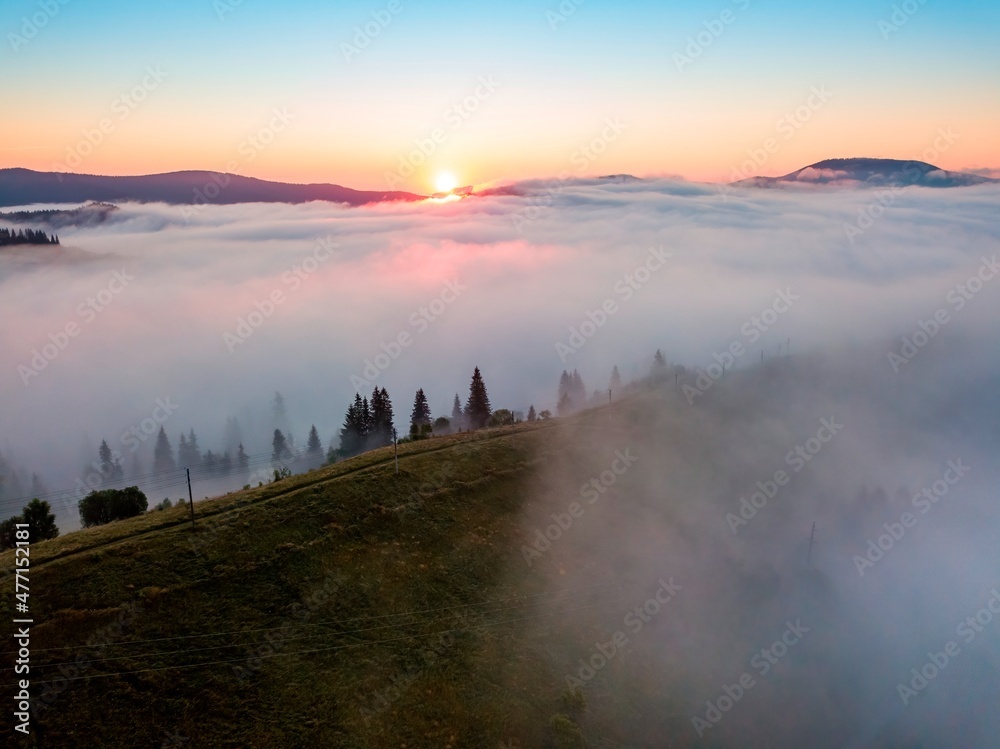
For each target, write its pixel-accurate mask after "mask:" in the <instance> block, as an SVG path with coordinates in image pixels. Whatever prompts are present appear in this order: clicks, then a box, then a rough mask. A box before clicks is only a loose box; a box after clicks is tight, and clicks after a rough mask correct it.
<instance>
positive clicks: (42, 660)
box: [0, 364, 912, 749]
mask: <svg viewBox="0 0 1000 749" xmlns="http://www.w3.org/2000/svg"><path fill="white" fill-rule="evenodd" d="M824 371H825V370H823V369H822V368H820V369H816V368H809V367H805V368H803V367H799V366H796V365H792V364H788V365H784V366H783V368H781V369H774V368H767V369H764V370H761V371H754V372H747V373H743V374H741V373H736V374H734V375H733V376H732V377H731V378H728V379H727V382H726V383H719V384H717V385H716V386H714V387H713V388H712V389H711V391H710V392H709V393H707V394H705V395H704V396H703V397H702V398H701V399H700V400H699V401H698V403H697V405H694V406H692V405H691V404H689V403H687V402H686V400H685V398H684V397H683V395H681V394H680V393H679V392H678V391H677V390H676V389H675V388H674V383H669V384H668V385H666V386H665V387H664V388H663V389H662V390H650V391H643V392H639V393H636V394H634V395H632V396H631V397H629V398H626V399H623V400H621V401H619V402H617V403H616V404H615V405H614V406H613V407H603V408H598V409H593V410H590V411H586V412H583V413H581V414H578V415H576V416H573V417H569V418H565V419H558V420H555V421H548V422H537V423H535V424H521V425H517V426H515V427H509V428H503V429H495V430H484V431H480V432H475V433H471V434H462V435H454V436H451V437H444V438H434V439H431V440H427V441H423V442H417V443H409V444H405V445H403V446H401V448H400V457H399V475H396V474H395V470H394V459H393V454H392V450H391V448H390V449H383V450H378V451H373V452H370V453H367V454H364V455H361V456H359V457H357V458H353V459H351V460H347V461H344V462H342V463H338V464H336V465H334V466H329V467H325V468H323V469H320V470H317V471H313V472H311V473H308V474H304V475H299V476H294V477H291V478H288V479H285V480H283V481H280V482H277V483H275V484H271V485H268V486H264V487H260V488H257V489H253V490H249V491H244V492H238V493H233V494H230V495H227V496H225V497H220V498H216V499H213V500H207V501H204V502H199V503H197V504H196V506H195V509H196V514H197V521H196V525H195V528H194V529H193V530H192V528H191V524H190V521H189V517H188V510H187V508H184V507H182V508H173V509H170V510H166V511H163V512H154V513H148V514H146V515H145V516H143V517H139V518H133V519H131V520H128V521H123V522H117V523H112V524H110V525H107V526H104V527H101V528H94V529H88V530H83V531H79V532H75V533H70V534H68V535H66V536H64V537H62V538H58V539H55V540H53V541H47V542H42V543H39V544H38V545H36V546H35V547H34V548H33V550H32V565H33V566H32V572H31V594H32V598H31V601H32V614H33V616H34V618H35V622H36V624H35V627H34V629H33V630H32V632H33V638H32V649H33V659H34V660H33V664H34V666H35V667H36V668H35V670H34V671H33V674H32V677H33V685H34V689H35V692H34V694H35V695H36V696H37V697H38V698H39V702H40V703H41V704H42V705H47V707H45V708H43V709H41V710H40V712H39V714H38V715H37V717H36V719H35V722H34V727H35V729H36V733H35V734H34V735H33V736H32V738H31V739H29V740H24V739H22V738H21V737H19V736H14V735H13V734H12V733H10V723H9V722H5V724H4V730H5V731H8V733H7V735H5V737H4V739H5V741H9V742H10V743H11V745H15V746H41V747H79V746H100V747H112V748H114V747H169V746H184V747H213V748H214V747H259V748H261V749H270V748H272V747H274V748H277V747H282V748H284V747H345V748H350V749H369V748H372V749H374V748H376V747H377V748H382V747H400V748H406V749H422V748H424V747H427V748H428V749H429V748H431V747H434V748H435V749H439V748H440V747H453V748H456V749H457V748H458V747H470V748H473V749H480V748H482V747H486V748H488V749H495V748H497V747H505V748H506V749H513V748H514V747H521V748H523V749H528V748H529V747H532V748H533V747H542V748H544V749H571V748H577V749H579V748H582V747H587V748H588V749H611V748H612V747H629V748H630V749H640V748H642V749H664V747H671V748H673V749H687V748H691V749H695V748H698V749H708V748H709V747H712V748H714V749H717V748H720V747H740V748H741V749H757V748H759V749H768V748H769V747H777V746H806V745H808V746H814V747H824V748H825V747H841V746H843V745H845V744H846V743H847V742H848V741H849V740H850V739H851V738H852V736H853V735H854V734H855V732H856V731H857V727H856V725H857V723H858V721H859V720H861V718H862V717H864V716H866V715H867V713H868V712H869V710H868V708H866V704H868V703H869V702H870V701H871V700H872V699H874V698H875V697H878V696H879V695H881V691H879V690H881V689H882V688H883V686H884V684H883V682H885V683H890V684H891V681H890V679H891V678H893V675H894V673H895V669H896V666H897V661H898V662H899V663H904V664H905V663H907V662H908V661H909V659H910V657H911V655H910V654H909V653H894V651H893V647H894V646H893V644H892V639H891V637H890V636H887V635H886V630H885V628H884V627H882V626H881V625H879V623H878V622H877V621H869V618H868V616H867V611H868V609H867V607H866V604H865V600H866V597H868V596H871V595H879V589H878V588H874V589H873V588H870V587H869V588H868V589H862V590H860V591H854V592H852V590H853V589H852V588H851V587H850V586H851V585H853V583H850V584H844V583H843V582H842V581H838V580H835V579H833V578H831V577H829V576H828V575H827V574H826V573H825V572H823V571H822V570H823V569H824V568H826V569H834V570H836V569H839V568H838V566H837V565H840V567H844V566H845V564H844V560H845V559H846V560H847V564H846V566H847V567H850V564H849V561H850V556H849V553H848V552H847V551H845V550H844V549H845V548H846V549H848V550H849V549H850V548H853V547H852V546H851V544H854V543H856V541H855V539H856V537H857V533H858V532H857V531H838V529H843V528H852V527H854V526H853V525H852V524H860V525H859V526H858V527H861V528H869V527H876V526H877V524H878V522H881V521H880V520H879V516H878V513H879V512H880V511H881V509H879V508H868V509H865V508H864V507H858V506H857V505H856V504H852V503H851V502H849V501H847V500H848V499H850V498H851V497H852V496H854V495H855V494H856V491H857V488H858V483H859V478H858V475H859V473H860V472H861V467H860V466H861V464H860V463H859V455H865V456H867V455H875V452H874V451H873V450H872V449H871V448H869V447H867V446H863V447H862V446H859V444H858V443H857V442H856V441H855V440H856V437H854V436H850V435H851V434H852V432H850V431H847V430H849V429H852V428H853V429H854V430H855V433H856V432H857V430H859V429H862V428H865V427H864V423H865V422H864V419H874V420H876V421H878V420H879V415H878V413H877V412H875V411H874V410H873V408H872V407H870V406H868V405H867V403H865V404H863V405H864V407H863V408H861V407H857V408H846V407H844V406H843V405H836V404H835V402H834V401H833V400H831V397H832V396H831V395H830V394H831V393H836V392H838V388H837V387H836V380H834V381H833V385H828V384H826V383H825V381H824V376H825V375H824V374H823V372H824ZM800 390H801V392H799V391H800ZM835 406H836V408H835ZM834 414H836V416H837V418H838V419H843V421H844V423H846V424H848V425H850V426H849V427H847V428H845V435H847V436H844V437H841V436H839V435H838V436H835V437H834V438H833V439H832V440H831V441H830V442H829V444H828V445H826V444H824V445H823V446H822V448H821V451H820V453H819V454H817V455H816V456H815V458H814V459H812V460H811V461H810V463H809V464H808V467H807V468H805V469H803V470H802V472H801V473H798V472H797V471H795V469H794V468H789V464H788V463H787V461H785V460H783V457H784V456H785V454H786V452H787V451H788V450H790V449H792V448H794V447H795V445H796V444H803V443H804V441H805V440H807V439H808V438H810V437H811V436H812V435H815V434H816V433H817V432H816V430H817V428H818V426H819V425H820V424H821V423H822V422H821V421H820V419H821V418H829V417H831V416H832V415H834ZM626 457H627V460H625V458H626ZM777 467H785V468H786V470H789V471H790V472H792V473H794V477H793V479H792V481H791V483H789V484H787V486H783V487H782V488H781V491H780V492H779V493H778V494H777V495H776V496H775V497H774V498H773V499H772V500H770V501H769V502H768V503H767V505H766V506H764V507H763V508H762V509H761V510H760V511H759V513H758V514H757V515H756V517H754V518H753V519H752V521H751V522H750V523H749V524H748V525H747V527H746V528H741V529H740V530H739V534H738V535H737V534H734V533H733V530H732V528H731V526H730V521H729V520H727V513H733V512H739V511H740V510H739V503H738V499H739V497H740V495H743V494H747V492H748V490H749V491H753V490H755V489H756V487H757V486H759V485H760V484H759V483H755V482H760V481H761V480H762V479H766V478H767V477H768V476H770V475H771V474H772V473H773V472H774V470H775V468H777ZM594 482H598V483H594ZM588 487H591V488H588ZM592 487H599V491H597V490H594V489H592ZM595 492H596V493H595ZM883 509H884V508H883ZM813 521H816V522H818V525H819V528H820V532H821V533H822V536H821V539H822V544H821V546H820V547H819V549H820V550H819V552H817V555H818V559H819V562H818V563H816V559H814V560H813V561H814V563H815V566H816V568H815V569H808V568H807V565H806V559H805V552H806V545H807V536H808V531H809V528H810V523H812V522H813ZM558 526H562V527H561V528H560V527H558ZM838 532H842V533H844V534H845V535H846V538H847V540H848V542H849V543H848V546H847V547H841V548H838V543H837V540H836V538H835V535H834V534H836V533H838ZM543 534H548V535H549V540H546V539H545V537H544V535H543ZM529 549H531V550H530V551H529ZM845 554H846V556H845ZM11 564H12V555H11V553H9V552H8V553H5V554H2V555H0V569H9V567H10V565H11ZM852 571H853V570H852V569H848V572H852ZM841 577H842V578H843V577H844V576H843V575H841ZM846 579H847V580H848V581H849V580H850V578H849V576H848V577H847V578H846ZM3 584H4V585H5V590H12V589H13V581H12V578H11V577H10V576H9V575H7V576H5V577H4V578H3ZM675 584H676V585H677V586H678V587H679V592H677V593H676V594H675V595H671V596H669V600H667V601H664V602H663V604H662V606H661V605H659V604H657V603H656V601H654V600H653V599H654V597H656V596H657V593H658V592H662V591H663V590H664V586H674V585H675ZM851 596H854V598H855V602H854V604H851V603H850V601H851ZM0 601H2V608H0V617H2V618H3V619H6V620H7V621H9V620H10V619H11V618H12V616H13V610H12V605H13V600H12V597H11V596H10V595H7V594H5V595H4V596H3V598H2V599H0ZM640 607H645V608H644V609H643V610H644V611H646V612H647V614H648V615H646V616H643V618H642V620H641V622H640V621H639V620H637V619H636V618H635V616H638V614H635V612H639V611H640ZM654 609H655V610H654ZM800 621H801V623H802V625H803V626H804V627H805V631H806V632H808V634H806V635H805V636H804V637H799V636H798V635H796V636H795V638H792V639H793V640H794V646H793V647H790V648H788V653H787V655H783V656H782V659H781V662H780V663H777V664H775V665H774V666H773V668H771V667H770V666H768V667H767V668H766V669H761V670H758V666H755V665H753V664H754V661H753V660H752V658H753V657H754V656H755V654H757V653H759V652H762V648H765V647H768V646H770V645H771V644H772V643H774V642H776V641H777V640H778V638H782V637H787V636H788V628H789V627H791V626H792V625H793V624H794V625H795V626H796V627H797V626H798V622H800ZM616 638H618V639H617V640H616ZM800 640H801V642H800ZM615 642H617V644H616V645H615V647H614V648H611V643H615ZM786 642H788V640H786ZM610 651H614V652H611V654H610V655H609V656H608V657H607V658H604V657H603V656H601V655H600V653H602V652H605V653H608V652H610ZM0 659H2V660H0V668H3V669H4V671H3V673H4V674H5V676H6V677H7V678H4V679H3V683H4V685H5V687H6V688H7V689H8V690H9V692H10V694H14V692H15V690H14V689H13V688H12V686H11V682H12V679H11V678H10V677H11V676H12V674H11V671H10V665H11V662H12V658H11V654H10V653H9V652H7V653H4V654H3V655H2V656H0ZM588 663H589V664H594V666H595V668H594V669H593V671H592V673H590V674H589V675H588V673H587V670H588V667H587V665H586V664H588ZM758 664H759V661H758ZM873 667H874V668H877V669H879V676H878V678H874V679H873V678H872V675H871V674H872V669H873ZM883 672H884V673H885V674H886V675H885V676H884V677H883V676H882V675H881V674H882V673H883ZM904 672H905V669H904ZM743 674H749V675H751V676H753V677H754V679H753V681H754V683H753V687H752V690H746V695H745V696H742V697H741V699H740V700H739V705H738V706H735V707H734V708H733V709H732V711H731V712H728V713H727V714H726V716H725V719H724V720H720V721H718V722H717V723H713V724H712V725H711V726H710V727H708V728H707V729H704V730H702V731H701V734H702V735H699V731H698V724H697V722H695V721H694V718H695V717H701V716H706V715H708V716H711V715H712V709H710V708H709V707H708V706H709V704H710V703H711V702H712V701H716V702H717V700H718V699H719V698H720V694H721V692H720V690H722V689H723V687H724V686H727V685H728V686H730V688H732V687H731V685H733V684H735V683H737V681H738V680H739V679H740V678H741V675H743ZM567 677H574V678H581V680H582V684H580V683H579V682H578V685H579V686H580V689H579V691H576V690H574V689H571V687H574V686H577V685H573V684H571V683H570V682H569V681H568V680H567ZM43 680H44V681H48V684H47V686H46V689H45V690H44V691H43V690H42V689H41V687H42V686H43V685H42V683H41V682H42V681H43ZM866 680H867V681H866ZM861 683H864V684H865V685H866V686H865V689H864V690H862V689H859V687H858V685H859V684H861ZM712 704H714V703H712ZM762 716H775V717H774V718H773V719H768V720H763V719H762ZM702 722H703V723H704V721H702ZM702 728H704V726H702ZM890 728H891V727H890ZM886 730H889V729H886ZM881 745H882V746H885V747H893V748H896V747H907V748H908V749H912V745H911V744H906V743H894V742H893V741H890V740H886V741H884V742H883V743H882V744H881Z"/></svg>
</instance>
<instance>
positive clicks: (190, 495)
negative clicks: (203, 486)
mask: <svg viewBox="0 0 1000 749" xmlns="http://www.w3.org/2000/svg"><path fill="white" fill-rule="evenodd" d="M184 470H185V471H187V477H188V503H189V504H190V506H191V530H194V496H193V495H192V494H191V469H190V468H185V469H184Z"/></svg>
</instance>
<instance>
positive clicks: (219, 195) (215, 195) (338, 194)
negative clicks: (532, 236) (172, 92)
mask: <svg viewBox="0 0 1000 749" xmlns="http://www.w3.org/2000/svg"><path fill="white" fill-rule="evenodd" d="M423 197H424V196H422V195H414V194H413V193H409V192H399V191H363V190H352V189H351V188H349V187H341V186H340V185H330V184H311V185H294V184H287V183H284V182H268V181H266V180H262V179H254V178H253V177H241V176H239V175H236V174H221V173H219V172H204V171H188V172H170V173H168V174H149V175H144V176H138V177H102V176H97V175H92V174H69V173H57V172H35V171H32V170H30V169H0V206H9V205H29V204H32V203H83V202H86V201H91V200H93V201H102V202H121V201H126V200H132V201H137V202H144V203H151V202H161V203H172V204H176V205H184V204H188V205H199V204H204V203H210V204H216V205H222V204H232V203H307V202H310V201H313V200H323V201H328V202H331V203H346V204H348V205H352V206H359V205H365V204H367V203H381V202H384V201H394V200H422V199H423Z"/></svg>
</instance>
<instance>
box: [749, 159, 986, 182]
mask: <svg viewBox="0 0 1000 749" xmlns="http://www.w3.org/2000/svg"><path fill="white" fill-rule="evenodd" d="M997 182H1000V180H996V179H991V178H990V177H981V176H979V175H978V174H968V173H967V172H949V171H947V170H946V169H942V168H940V167H938V166H934V165H933V164H928V163H927V162H926V161H905V160H901V159H872V158H849V159H826V160H824V161H817V162H816V163H815V164H810V165H809V166H806V167H803V168H802V169H798V170H796V171H794V172H791V173H789V174H786V175H784V176H781V177H750V178H748V179H741V180H739V181H737V182H734V183H733V184H734V185H741V186H746V187H781V186H783V185H787V184H811V185H839V186H843V187H851V186H868V187H908V186H910V185H918V186H921V187H967V186H969V185H982V184H987V183H997Z"/></svg>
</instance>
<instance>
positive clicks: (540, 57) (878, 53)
mask: <svg viewBox="0 0 1000 749" xmlns="http://www.w3.org/2000/svg"><path fill="white" fill-rule="evenodd" d="M904 6H905V7H904ZM998 24H1000V7H998V6H997V5H996V4H995V3H990V2H985V1H981V0H980V1H973V0H960V1H958V2H949V3H942V2H919V0H911V2H909V3H903V4H898V3H897V4H893V3H890V2H858V1H854V0H849V1H847V2H844V1H843V0H840V1H838V2H832V1H825V0H824V1H823V2H813V3H807V4H806V3H793V2H770V3H763V2H756V1H755V0H734V1H732V2H710V3H693V2H677V3H645V2H615V3H601V2H596V1H595V0H586V1H585V2H581V3H579V4H574V3H573V2H570V0H565V2H563V3H561V4H560V3H557V2H555V1H554V0H553V1H552V2H521V1H514V2H509V3H504V4H503V5H489V6H483V5H479V4H470V3H451V2H420V3H412V2H407V0H393V1H392V2H369V3H350V4H330V3H325V2H319V1H316V2H306V1H298V2H288V3H275V2H270V3H268V2H264V1H263V0H244V1H242V2H241V1H240V0H214V2H213V0H177V1H176V2H170V3H155V2H154V3H134V2H124V1H118V0H106V1H105V2H101V3H84V2H80V1H79V0H66V1H61V0H48V1H47V2H46V0H35V2H31V1H29V0H9V1H8V2H5V3H4V4H3V6H2V8H0V34H2V36H3V39H2V40H0V41H2V44H0V90H2V91H3V92H4V100H5V104H6V106H5V112H4V115H3V117H2V118H0V167H12V166H20V167H27V168H31V169H36V170H43V171H73V172H81V173H99V174H147V173H158V172H167V171H177V170H183V169H207V170H214V171H233V172H237V173H240V174H244V175H247V176H255V177H260V178H264V179H272V180H280V181H289V182H334V183H338V184H344V185H348V186H351V187H356V188H359V189H373V190H379V189H387V188H389V187H393V188H399V189H406V190H411V191H414V192H419V193H422V194H425V193H427V192H430V191H432V190H434V189H437V188H439V186H446V185H447V183H448V182H449V181H452V182H454V183H457V184H460V185H465V184H484V183H489V182H493V181H497V180H519V179H529V178H546V177H551V176H554V175H557V174H559V173H561V172H564V171H569V172H571V173H573V174H575V175H578V176H588V175H599V174H615V173H630V174H635V175H637V176H646V177H649V176H667V175H673V176H681V177H683V178H685V179H688V180H699V181H722V180H732V179H735V178H740V177H745V176H752V175H753V174H762V175H769V176H776V175H780V174H784V173H787V172H790V171H793V170H795V169H798V168H800V167H802V166H805V165H806V164H809V163H813V162H815V161H818V160H821V159H824V158H834V157H846V156H875V157H891V158H925V157H928V156H930V157H933V162H934V163H936V164H937V165H938V166H941V167H943V168H945V169H953V170H959V169H989V168H996V167H998V166H1000V140H998V139H997V138H996V132H997V127H998V125H1000V96H998V95H997V94H998V93H1000V91H998V88H1000V81H998V72H1000V49H998V47H997V45H996V44H995V40H996V31H997V29H998ZM366 29H367V31H366ZM817 92H818V93H817ZM276 112H277V113H279V114H277V115H276ZM102 122H103V125H104V127H103V132H102V129H101V125H102ZM609 123H611V124H609ZM782 123H784V124H782ZM942 131H944V132H947V133H949V134H951V137H949V138H948V139H947V140H948V142H947V147H946V148H943V149H942V148H935V147H934V144H935V140H938V142H939V143H940V142H941V141H940V139H939V138H938V136H939V133H941V132H942ZM768 139H772V140H773V143H772V144H771V146H772V147H770V148H767V149H766V150H765V145H766V144H767V143H768ZM928 149H931V150H928ZM748 159H749V161H748ZM927 160H931V159H930V158H928V159H927ZM443 175H451V180H448V179H447V178H444V179H442V177H443Z"/></svg>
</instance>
